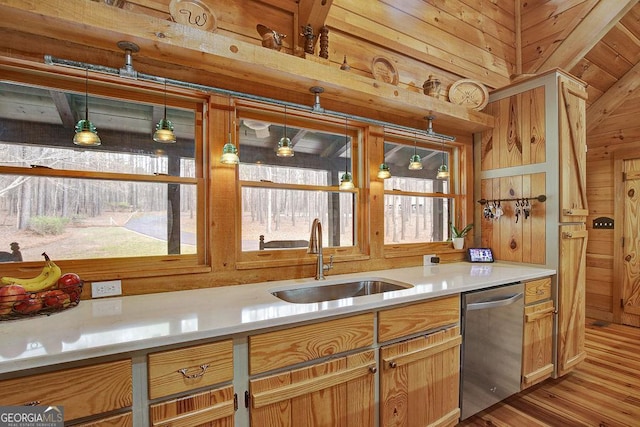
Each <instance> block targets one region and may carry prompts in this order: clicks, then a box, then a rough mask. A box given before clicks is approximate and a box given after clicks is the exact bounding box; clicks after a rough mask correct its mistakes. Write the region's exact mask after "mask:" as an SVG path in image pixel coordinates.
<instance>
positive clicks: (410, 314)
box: [378, 295, 460, 342]
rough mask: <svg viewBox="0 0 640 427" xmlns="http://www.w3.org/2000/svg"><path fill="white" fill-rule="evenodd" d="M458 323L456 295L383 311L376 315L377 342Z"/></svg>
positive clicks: (458, 302)
mask: <svg viewBox="0 0 640 427" xmlns="http://www.w3.org/2000/svg"><path fill="white" fill-rule="evenodd" d="M459 322H460V297H459V296H458V295H454V296H451V297H446V298H439V299H436V300H430V301H426V302H421V303H417V304H412V305H408V306H404V307H398V308H392V309H389V310H383V311H380V312H379V313H378V341H379V342H384V341H389V340H392V339H395V338H400V337H403V336H407V335H411V334H414V333H419V332H426V331H428V330H430V329H434V328H440V327H442V326H447V325H454V324H456V323H459Z"/></svg>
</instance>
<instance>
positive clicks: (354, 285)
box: [271, 279, 413, 304]
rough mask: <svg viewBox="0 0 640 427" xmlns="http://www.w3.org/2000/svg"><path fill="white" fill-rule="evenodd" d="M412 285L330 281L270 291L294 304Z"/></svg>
mask: <svg viewBox="0 0 640 427" xmlns="http://www.w3.org/2000/svg"><path fill="white" fill-rule="evenodd" d="M412 287H413V285H409V284H398V283H391V282H387V281H384V280H378V279H371V280H357V281H350V282H345V283H331V284H326V285H324V284H323V285H318V286H305V287H299V288H292V289H285V290H280V291H274V292H271V294H272V295H274V296H276V297H278V298H280V299H281V300H283V301H287V302H291V303H294V304H309V303H316V302H324V301H333V300H338V299H343V298H354V297H360V296H365V295H374V294H381V293H385V292H391V291H399V290H403V289H409V288H412Z"/></svg>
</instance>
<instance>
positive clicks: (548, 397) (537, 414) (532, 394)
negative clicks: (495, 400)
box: [458, 320, 640, 427]
mask: <svg viewBox="0 0 640 427" xmlns="http://www.w3.org/2000/svg"><path fill="white" fill-rule="evenodd" d="M586 348H587V359H586V361H585V362H583V363H582V364H580V365H579V366H578V367H577V368H576V370H575V371H573V372H572V373H570V374H568V375H566V376H565V377H563V378H559V379H556V380H547V381H545V382H543V383H542V384H538V385H537V386H534V387H532V388H530V389H528V390H525V391H524V392H522V393H519V394H517V395H515V396H512V397H510V398H508V399H506V400H505V401H503V402H501V403H499V404H497V405H494V406H492V407H491V408H489V409H487V410H486V411H483V412H481V413H479V414H477V415H475V416H473V417H471V418H469V419H467V420H465V421H463V422H462V423H460V424H458V427H462V426H465V427H466V426H485V427H486V426H514V427H529V426H532V427H538V426H553V427H555V426H562V427H573V426H602V427H613V426H636V427H637V426H640V329H639V328H633V327H629V326H621V325H614V324H607V323H606V322H599V321H591V320H590V321H588V322H587V330H586Z"/></svg>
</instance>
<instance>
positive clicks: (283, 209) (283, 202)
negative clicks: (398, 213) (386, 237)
mask: <svg viewBox="0 0 640 427" xmlns="http://www.w3.org/2000/svg"><path fill="white" fill-rule="evenodd" d="M272 108H273V107H272ZM240 114H241V116H240V122H239V130H240V132H239V141H240V149H239V154H240V167H239V174H240V184H241V189H242V192H241V199H242V200H241V212H242V221H241V228H242V237H241V238H242V250H243V251H258V250H261V248H262V246H261V241H262V242H272V241H277V242H278V243H277V244H275V245H276V246H279V247H280V249H282V250H284V249H290V248H292V247H302V246H304V247H306V244H305V243H306V241H308V239H309V235H310V230H311V224H312V222H313V220H314V218H319V219H320V222H321V224H322V231H323V237H322V239H323V245H324V246H325V247H343V248H344V247H353V246H355V245H356V244H357V238H356V235H357V233H356V230H357V220H356V218H357V200H358V194H359V193H358V189H357V186H356V189H354V190H350V191H341V190H339V189H338V185H339V183H340V178H341V176H342V175H343V174H344V173H345V171H348V172H349V173H352V174H353V175H354V177H355V176H356V175H357V170H356V171H354V170H353V167H352V163H353V162H352V160H353V158H352V153H354V152H357V147H358V143H357V138H356V136H357V133H356V131H355V130H353V129H348V128H347V129H346V132H345V125H344V124H340V123H339V121H337V120H336V121H334V122H329V123H326V122H325V123H319V122H314V121H313V120H309V119H305V118H302V117H301V116H300V115H299V114H298V113H296V112H295V111H291V110H287V118H286V120H287V124H286V137H287V138H289V139H290V141H291V144H292V146H293V151H294V156H293V157H278V156H277V155H276V149H277V146H278V142H279V140H280V139H281V138H283V137H285V125H284V121H285V117H284V111H283V110H280V114H278V115H274V114H271V115H269V114H264V113H262V115H260V113H256V112H253V111H241V113H240ZM354 179H357V178H354ZM294 242H295V243H294Z"/></svg>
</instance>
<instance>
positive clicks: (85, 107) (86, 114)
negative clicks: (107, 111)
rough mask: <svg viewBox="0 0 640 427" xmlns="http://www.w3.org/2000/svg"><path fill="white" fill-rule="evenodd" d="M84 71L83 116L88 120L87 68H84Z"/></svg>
mask: <svg viewBox="0 0 640 427" xmlns="http://www.w3.org/2000/svg"><path fill="white" fill-rule="evenodd" d="M84 71H85V78H84V118H85V120H89V68H85V69H84Z"/></svg>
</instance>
